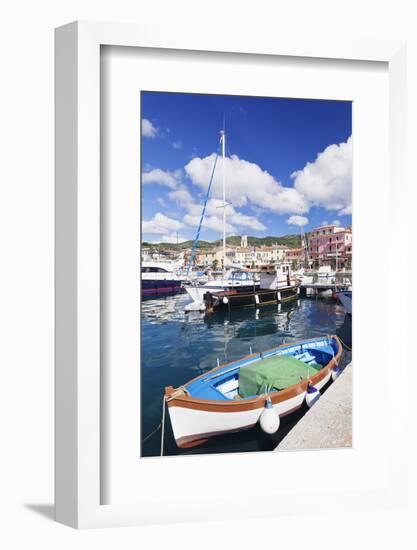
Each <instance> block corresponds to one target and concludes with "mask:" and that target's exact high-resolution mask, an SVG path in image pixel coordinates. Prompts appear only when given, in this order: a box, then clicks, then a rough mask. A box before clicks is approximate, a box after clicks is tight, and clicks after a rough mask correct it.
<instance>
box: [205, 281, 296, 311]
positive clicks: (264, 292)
mask: <svg viewBox="0 0 417 550" xmlns="http://www.w3.org/2000/svg"><path fill="white" fill-rule="evenodd" d="M299 293H300V290H299V287H298V286H297V285H292V286H285V287H281V288H279V289H277V290H274V289H269V288H259V289H255V290H253V289H250V290H246V291H240V292H237V291H236V290H235V289H231V290H223V291H222V292H206V294H205V295H204V304H205V307H206V311H207V312H211V311H216V310H218V309H227V308H230V307H233V308H234V307H259V306H265V305H269V304H281V303H284V302H289V301H290V300H296V299H297V298H298V295H299Z"/></svg>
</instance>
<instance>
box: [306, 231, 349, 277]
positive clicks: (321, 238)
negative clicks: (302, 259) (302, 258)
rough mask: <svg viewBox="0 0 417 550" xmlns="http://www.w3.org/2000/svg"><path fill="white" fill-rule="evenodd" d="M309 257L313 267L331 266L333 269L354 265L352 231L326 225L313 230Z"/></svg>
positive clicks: (309, 245) (309, 237)
mask: <svg viewBox="0 0 417 550" xmlns="http://www.w3.org/2000/svg"><path fill="white" fill-rule="evenodd" d="M307 240H308V255H309V258H310V260H312V261H313V265H315V266H316V267H317V266H318V265H320V266H321V265H329V266H331V267H332V268H333V269H335V268H336V263H337V268H338V269H341V268H347V269H350V268H351V265H352V229H351V228H344V227H338V226H337V225H324V226H322V227H318V228H317V229H313V231H311V232H310V233H309V234H308V236H307Z"/></svg>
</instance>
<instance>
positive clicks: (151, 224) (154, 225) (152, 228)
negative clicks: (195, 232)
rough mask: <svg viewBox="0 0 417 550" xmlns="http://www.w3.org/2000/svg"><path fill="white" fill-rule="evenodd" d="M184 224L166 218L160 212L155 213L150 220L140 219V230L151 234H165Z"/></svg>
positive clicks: (176, 229)
mask: <svg viewBox="0 0 417 550" xmlns="http://www.w3.org/2000/svg"><path fill="white" fill-rule="evenodd" d="M183 227H184V224H183V223H182V222H180V221H178V220H174V219H173V218H168V216H165V215H164V214H162V213H161V212H158V213H157V214H155V216H154V217H153V218H152V219H150V220H144V221H142V232H143V233H149V234H151V235H167V234H169V233H171V232H173V231H178V230H179V229H181V228H183Z"/></svg>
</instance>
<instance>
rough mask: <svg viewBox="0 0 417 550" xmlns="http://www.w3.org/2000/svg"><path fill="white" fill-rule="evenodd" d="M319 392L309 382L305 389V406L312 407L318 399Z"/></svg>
mask: <svg viewBox="0 0 417 550" xmlns="http://www.w3.org/2000/svg"><path fill="white" fill-rule="evenodd" d="M320 395H321V394H320V392H319V390H318V389H317V388H315V387H314V386H312V385H311V384H309V385H308V387H307V391H306V403H307V407H309V408H310V407H312V406H313V405H314V403H317V401H318V400H319V399H320Z"/></svg>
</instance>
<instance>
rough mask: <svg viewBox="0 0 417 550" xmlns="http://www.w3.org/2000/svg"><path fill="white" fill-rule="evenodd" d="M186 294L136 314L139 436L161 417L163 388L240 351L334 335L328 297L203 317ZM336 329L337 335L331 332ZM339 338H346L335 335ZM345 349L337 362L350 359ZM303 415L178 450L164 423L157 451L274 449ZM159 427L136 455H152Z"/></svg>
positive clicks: (336, 318)
mask: <svg viewBox="0 0 417 550" xmlns="http://www.w3.org/2000/svg"><path fill="white" fill-rule="evenodd" d="M187 302H189V297H188V295H186V294H183V295H177V296H172V297H169V298H159V299H157V300H147V301H144V302H142V316H141V320H142V323H141V336H142V340H141V350H142V355H141V409H142V410H141V426H142V439H143V438H144V437H146V436H147V435H148V434H149V433H151V432H152V431H153V430H155V428H156V427H157V426H158V424H159V423H160V421H161V412H162V410H161V409H162V408H161V402H162V396H163V395H164V390H165V387H166V386H169V385H172V386H174V387H178V386H181V385H182V384H184V383H186V382H187V381H188V380H190V379H192V378H194V377H197V376H199V375H200V374H203V373H205V372H208V371H209V370H211V369H213V368H214V367H215V366H216V365H217V363H218V362H219V363H220V364H224V363H228V362H231V361H234V360H237V359H240V358H241V357H242V356H244V355H247V354H249V353H250V352H251V351H252V352H253V353H259V352H261V351H262V352H263V351H265V350H268V349H272V348H274V347H277V346H279V345H281V344H284V343H290V342H295V341H299V340H303V339H307V338H315V337H320V336H326V335H328V334H335V333H336V334H338V332H336V331H337V328H338V327H340V326H342V325H343V324H344V319H345V311H344V308H343V306H342V305H341V304H338V303H337V302H335V301H333V300H311V299H300V300H294V301H293V302H288V303H285V304H274V305H268V306H263V307H261V308H242V309H235V310H234V309H231V310H230V311H228V310H222V311H217V312H215V313H212V314H210V315H205V314H204V313H198V312H192V313H188V314H185V313H184V306H185V304H186V303H187ZM338 335H339V334H338ZM342 340H343V341H344V342H346V343H348V342H347V339H345V338H343V337H342ZM350 356H351V354H350V351H349V350H347V351H345V353H344V358H343V364H347V363H348V362H349V361H350ZM304 413H305V409H304V407H302V408H301V409H300V410H299V411H297V412H296V413H294V414H293V415H290V416H288V417H284V418H283V419H282V422H281V426H280V429H279V430H278V432H277V434H275V435H273V436H270V435H266V434H265V433H264V432H262V430H261V429H259V428H258V427H255V428H253V429H252V430H249V431H247V432H240V433H233V434H227V435H220V436H217V437H215V438H212V439H211V440H210V441H209V442H207V443H206V444H204V445H201V446H200V447H196V448H194V449H178V447H177V445H176V443H175V440H174V438H173V436H172V430H171V428H170V425H169V424H170V422H169V420H167V425H166V429H165V445H164V454H165V455H167V454H168V455H169V454H172V455H174V454H184V453H196V454H201V453H218V452H221V453H224V452H243V451H261V450H270V449H272V448H274V447H275V446H276V445H277V444H278V442H279V441H280V440H281V439H282V438H283V437H284V436H285V435H286V433H288V431H289V430H290V429H291V428H292V427H293V426H294V425H295V423H296V422H297V421H298V420H299V418H301V416H303V414H304ZM159 453H160V431H159V432H157V433H156V434H155V435H153V436H151V437H150V438H148V439H147V440H146V441H145V442H144V443H143V445H142V447H141V455H142V456H158V455H159Z"/></svg>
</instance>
